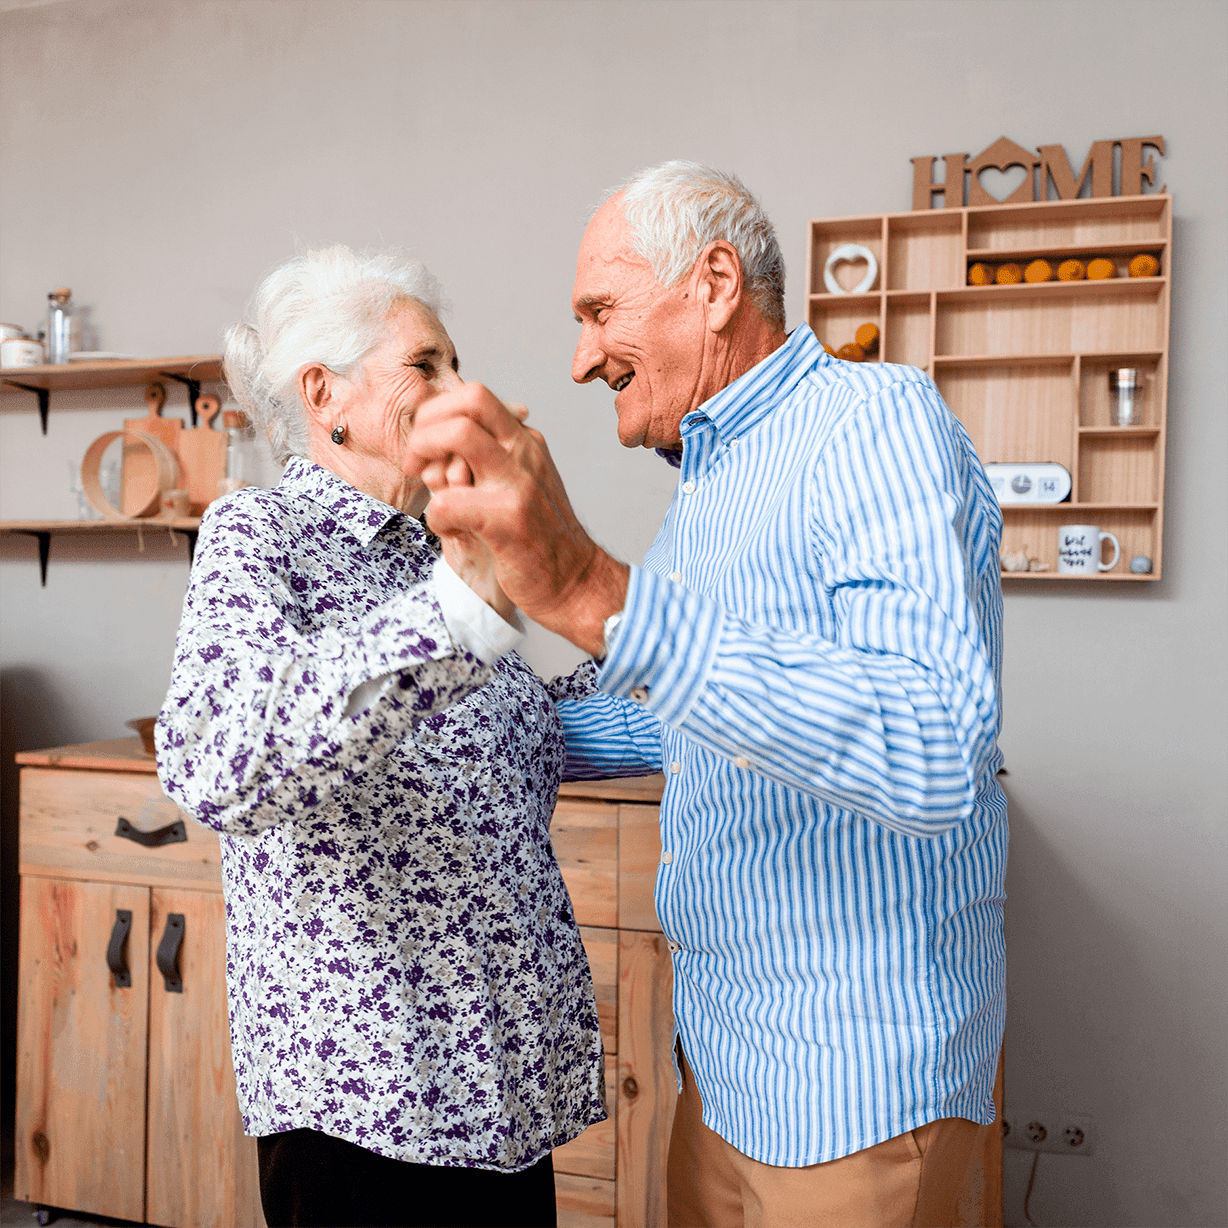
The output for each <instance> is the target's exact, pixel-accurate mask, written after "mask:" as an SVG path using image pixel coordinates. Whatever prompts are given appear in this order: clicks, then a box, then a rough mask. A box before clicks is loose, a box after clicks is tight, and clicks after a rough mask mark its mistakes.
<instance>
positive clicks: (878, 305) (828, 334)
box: [810, 294, 883, 361]
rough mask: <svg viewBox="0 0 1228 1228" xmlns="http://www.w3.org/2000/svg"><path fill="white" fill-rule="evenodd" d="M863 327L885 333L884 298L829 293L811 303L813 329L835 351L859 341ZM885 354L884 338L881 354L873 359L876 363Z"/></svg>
mask: <svg viewBox="0 0 1228 1228" xmlns="http://www.w3.org/2000/svg"><path fill="white" fill-rule="evenodd" d="M863 324H875V325H877V326H878V330H879V333H880V334H881V333H882V331H883V321H882V296H881V295H878V294H854V295H842V294H825V295H823V296H822V298H812V299H811V300H810V327H811V328H812V329H814V335H815V336H816V337H818V339H819V340H820V341H822V342H823V343H824V344H826V345H829V346H831V348H832V349H833V350H838V349H839V348H840V347H841V346H842V345H847V344H848V343H849V342H850V341H853V340H855V337H856V333H857V330H858V329H859V328H860V327H861V326H862V325H863ZM881 354H882V340H881V337H880V341H879V354H877V355H873V356H872V360H875V361H876V360H877V359H878V358H879V357H880V356H881Z"/></svg>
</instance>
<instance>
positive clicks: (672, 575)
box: [669, 571, 682, 584]
mask: <svg viewBox="0 0 1228 1228" xmlns="http://www.w3.org/2000/svg"><path fill="white" fill-rule="evenodd" d="M669 578H670V579H671V580H673V582H674V583H675V584H677V583H678V582H679V581H680V580H681V579H682V572H680V571H671V572H670V573H669Z"/></svg>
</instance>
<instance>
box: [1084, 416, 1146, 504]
mask: <svg viewBox="0 0 1228 1228" xmlns="http://www.w3.org/2000/svg"><path fill="white" fill-rule="evenodd" d="M1158 489H1159V444H1158V439H1157V437H1156V435H1155V434H1154V433H1148V434H1147V435H1145V436H1141V437H1140V436H1131V435H1112V436H1102V435H1092V436H1080V438H1079V485H1078V490H1079V498H1080V499H1081V500H1082V501H1083V502H1085V503H1111V502H1115V501H1120V502H1122V503H1149V504H1154V503H1155V502H1156V498H1157V494H1158Z"/></svg>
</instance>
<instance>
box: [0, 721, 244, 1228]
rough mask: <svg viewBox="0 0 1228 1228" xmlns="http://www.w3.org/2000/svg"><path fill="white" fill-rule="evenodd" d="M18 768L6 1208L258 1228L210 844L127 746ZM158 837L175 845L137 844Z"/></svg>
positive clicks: (137, 750)
mask: <svg viewBox="0 0 1228 1228" xmlns="http://www.w3.org/2000/svg"><path fill="white" fill-rule="evenodd" d="M17 760H18V762H19V763H20V764H21V765H22V768H21V813H20V837H19V838H20V854H19V858H20V873H21V936H20V948H19V978H20V984H19V990H18V1006H17V1011H18V1025H17V1123H16V1139H17V1147H16V1152H17V1155H16V1161H17V1167H16V1175H15V1183H14V1194H15V1195H16V1197H17V1198H19V1199H22V1200H23V1201H26V1202H32V1203H36V1204H39V1205H42V1206H47V1207H57V1208H63V1209H65V1210H74V1211H86V1212H90V1213H93V1214H95V1215H107V1216H114V1217H116V1218H120V1219H126V1220H134V1221H138V1222H139V1221H147V1222H149V1223H152V1224H162V1225H166V1226H167V1228H254V1226H259V1228H263V1225H264V1217H263V1215H262V1214H261V1211H260V1197H259V1187H258V1183H257V1176H256V1144H255V1140H254V1139H249V1138H245V1137H244V1135H243V1123H242V1120H241V1118H240V1115H239V1106H238V1101H237V1099H236V1097H235V1082H234V1068H233V1066H232V1064H231V1056H230V1030H229V1026H228V1023H227V1015H226V928H225V914H224V908H223V902H222V882H221V874H220V850H219V845H218V837H217V834H216V833H215V832H213V831H211V830H209V829H208V828H206V827H203V826H201V825H200V824H199V823H196V822H195V821H194V820H193V819H190V818H187V817H186V816H184V815H182V814H180V812H179V811H178V809H177V808H176V807H175V806H174V805H173V804H172V803H171V802H170V801H168V800H167V799H166V797H165V796H164V795H163V793H162V790H161V788H160V786H159V784H158V778H157V775H156V773H155V768H154V761H153V757H152V756H150V755H146V754H145V753H144V752H143V751H142V750H141V745H140V741H139V740H138V739H136V738H124V739H119V740H116V741H112V742H95V743H89V744H86V745H81V746H65V747H58V748H56V749H54V750H47V751H29V752H25V753H23V754H19V755H18V756H17ZM121 819H122V820H124V821H125V823H126V824H127V830H128V832H129V835H128V836H123V835H119V834H117V832H116V828H117V826H119V825H120V820H121ZM175 824H178V825H179V826H178V828H174V826H173V825H175ZM168 827H171V828H172V833H171V834H173V835H174V836H176V837H181V838H178V839H176V840H175V841H174V842H165V843H150V844H146V843H142V842H141V841H142V840H145V841H150V840H158V839H160V840H166V835H165V834H163V835H162V836H160V837H155V836H153V835H152V834H151V833H156V832H161V831H163V829H165V828H168ZM134 837H135V838H134ZM159 962H161V963H162V965H163V966H164V967H165V968H166V969H167V970H168V971H169V972H170V973H171V976H170V978H168V977H166V976H164V975H163V972H162V971H161V970H160V969H159Z"/></svg>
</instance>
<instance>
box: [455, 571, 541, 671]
mask: <svg viewBox="0 0 1228 1228" xmlns="http://www.w3.org/2000/svg"><path fill="white" fill-rule="evenodd" d="M432 579H433V580H434V583H435V598H436V600H437V601H438V602H439V609H440V612H441V613H442V614H443V621H444V623H445V624H446V625H447V628H448V634H449V635H450V636H451V637H452V639H453V641H454V642H455V643H456V644H457V645H459V646H460V647H461V648H464V649H466V650H467V651H468V652H471V653H472V654H473V655H474V656H475V657H477V659H478V660H479V661H481V662H482V664H483V665H493V664H494V663H495V662H496V661H497V660H498V659H499V658H500V657H502V656H504V655H506V654H507V653H509V652H511V651H512V649H513V648H515V647H516V645H517V644H519V643H520V641H521V640H523V639H524V626H523V624H522V623H521V621H520V616H519V615H516V622H515V624H514V625H513V624H512V623H509V622H507V621H506V620H505V619H503V618H501V617H500V616H499V615H498V614H496V613H495V611H494V610H492V609H491V608H490V606H488V605H487V604H486V602H484V601H483V600H482V599H481V597H479V596H478V595H477V593H475V592H474V591H473V589H471V588H470V587H469V585H467V584H466V583H465V582H464V580H462V579H461V578H460V576H458V575H457V574H456V572H454V571H453V570H452V568H451V567H449V566H448V561H447V560H446V559H445V558H444V557H443V556H442V555H440V556H439V558H437V559H436V560H435V570H434V572H433V573H432Z"/></svg>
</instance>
